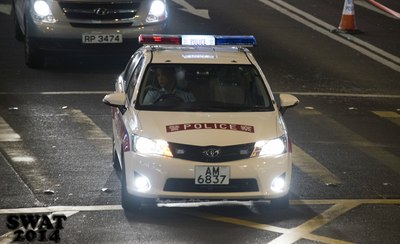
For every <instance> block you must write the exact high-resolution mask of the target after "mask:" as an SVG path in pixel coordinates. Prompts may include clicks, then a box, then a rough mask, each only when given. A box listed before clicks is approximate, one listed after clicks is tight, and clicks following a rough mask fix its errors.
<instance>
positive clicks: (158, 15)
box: [146, 0, 167, 23]
mask: <svg viewBox="0 0 400 244" xmlns="http://www.w3.org/2000/svg"><path fill="white" fill-rule="evenodd" d="M166 17H167V12H166V7H165V2H164V1H161V0H154V1H153V2H152V3H151V6H150V11H149V14H148V15H147V18H146V22H147V23H155V22H160V21H163V20H165V19H166Z"/></svg>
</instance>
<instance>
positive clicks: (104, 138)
mask: <svg viewBox="0 0 400 244" xmlns="http://www.w3.org/2000/svg"><path fill="white" fill-rule="evenodd" d="M66 112H67V113H68V114H69V115H70V116H71V118H72V120H73V121H74V122H76V123H78V124H80V125H83V126H85V127H86V128H87V129H86V130H85V132H84V137H85V138H86V139H88V140H90V141H91V142H92V144H93V145H94V146H95V147H96V148H97V149H98V150H99V151H100V152H101V153H102V154H103V155H109V154H110V153H111V148H112V141H111V137H109V136H108V135H107V134H106V133H105V132H104V131H103V130H102V129H100V128H99V127H98V126H97V125H96V123H94V121H93V120H92V119H91V118H89V116H87V115H86V114H84V113H83V112H82V111H81V110H79V109H71V110H67V111H66Z"/></svg>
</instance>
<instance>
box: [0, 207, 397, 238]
mask: <svg viewBox="0 0 400 244" xmlns="http://www.w3.org/2000/svg"><path fill="white" fill-rule="evenodd" d="M363 204H369V205H371V204H378V205H399V204H400V199H320V200H318V199H317V200H291V201H290V205H333V206H332V207H330V208H329V209H328V210H326V211H324V212H323V213H321V214H319V215H318V216H316V217H314V218H312V219H310V220H308V221H306V222H305V223H303V224H301V225H299V226H297V227H295V228H291V229H287V228H282V227H278V226H273V225H267V224H260V223H257V222H252V221H248V220H242V219H236V218H230V217H224V216H219V215H215V214H211V213H204V212H199V211H197V210H195V209H197V208H193V210H192V209H184V210H178V211H182V212H183V213H185V214H188V215H191V216H195V217H199V218H204V219H209V220H213V221H219V222H224V223H230V224H235V225H240V226H246V227H249V228H253V229H258V230H265V231H272V232H277V233H281V234H283V235H281V236H279V237H278V238H276V239H275V240H273V241H272V242H270V243H294V242H296V241H298V240H300V239H307V240H313V241H317V242H323V243H335V244H336V243H350V242H346V241H342V240H337V239H333V238H328V237H324V236H318V235H315V234H311V232H312V231H313V230H315V229H318V228H320V227H322V226H323V225H325V224H327V223H329V222H330V221H332V220H333V219H335V218H337V217H339V216H341V215H343V214H345V213H346V212H348V211H350V210H351V209H354V208H356V207H358V206H360V205H363ZM121 210H122V207H121V205H93V206H50V207H36V208H14V209H0V215H2V214H3V215H9V214H24V213H26V214H34V213H53V214H54V213H58V214H65V215H66V216H67V217H69V216H72V215H74V214H76V213H78V212H85V211H121ZM9 238H11V234H10V232H9V233H6V234H4V235H2V236H0V243H9V242H7V240H10V239H9ZM282 241H283V242H282Z"/></svg>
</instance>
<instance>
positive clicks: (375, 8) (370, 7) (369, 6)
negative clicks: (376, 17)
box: [354, 0, 398, 19]
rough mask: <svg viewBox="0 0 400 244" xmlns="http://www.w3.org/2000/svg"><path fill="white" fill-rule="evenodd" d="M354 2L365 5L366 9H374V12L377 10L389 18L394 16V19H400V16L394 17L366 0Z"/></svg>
mask: <svg viewBox="0 0 400 244" xmlns="http://www.w3.org/2000/svg"><path fill="white" fill-rule="evenodd" d="M354 4H356V5H359V6H361V7H364V8H366V9H369V10H372V11H374V12H377V13H378V14H382V15H385V16H386V17H389V18H392V19H398V18H396V17H394V16H393V15H391V14H388V13H386V12H385V11H382V10H380V9H379V8H377V7H374V6H373V5H371V4H369V3H367V2H366V1H364V0H355V1H354Z"/></svg>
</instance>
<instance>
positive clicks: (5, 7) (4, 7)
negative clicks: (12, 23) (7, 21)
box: [0, 4, 11, 15]
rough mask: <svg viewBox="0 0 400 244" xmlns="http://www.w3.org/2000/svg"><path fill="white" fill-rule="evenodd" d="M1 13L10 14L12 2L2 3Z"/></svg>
mask: <svg viewBox="0 0 400 244" xmlns="http://www.w3.org/2000/svg"><path fill="white" fill-rule="evenodd" d="M0 13H3V14H6V15H10V14H11V4H0Z"/></svg>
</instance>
